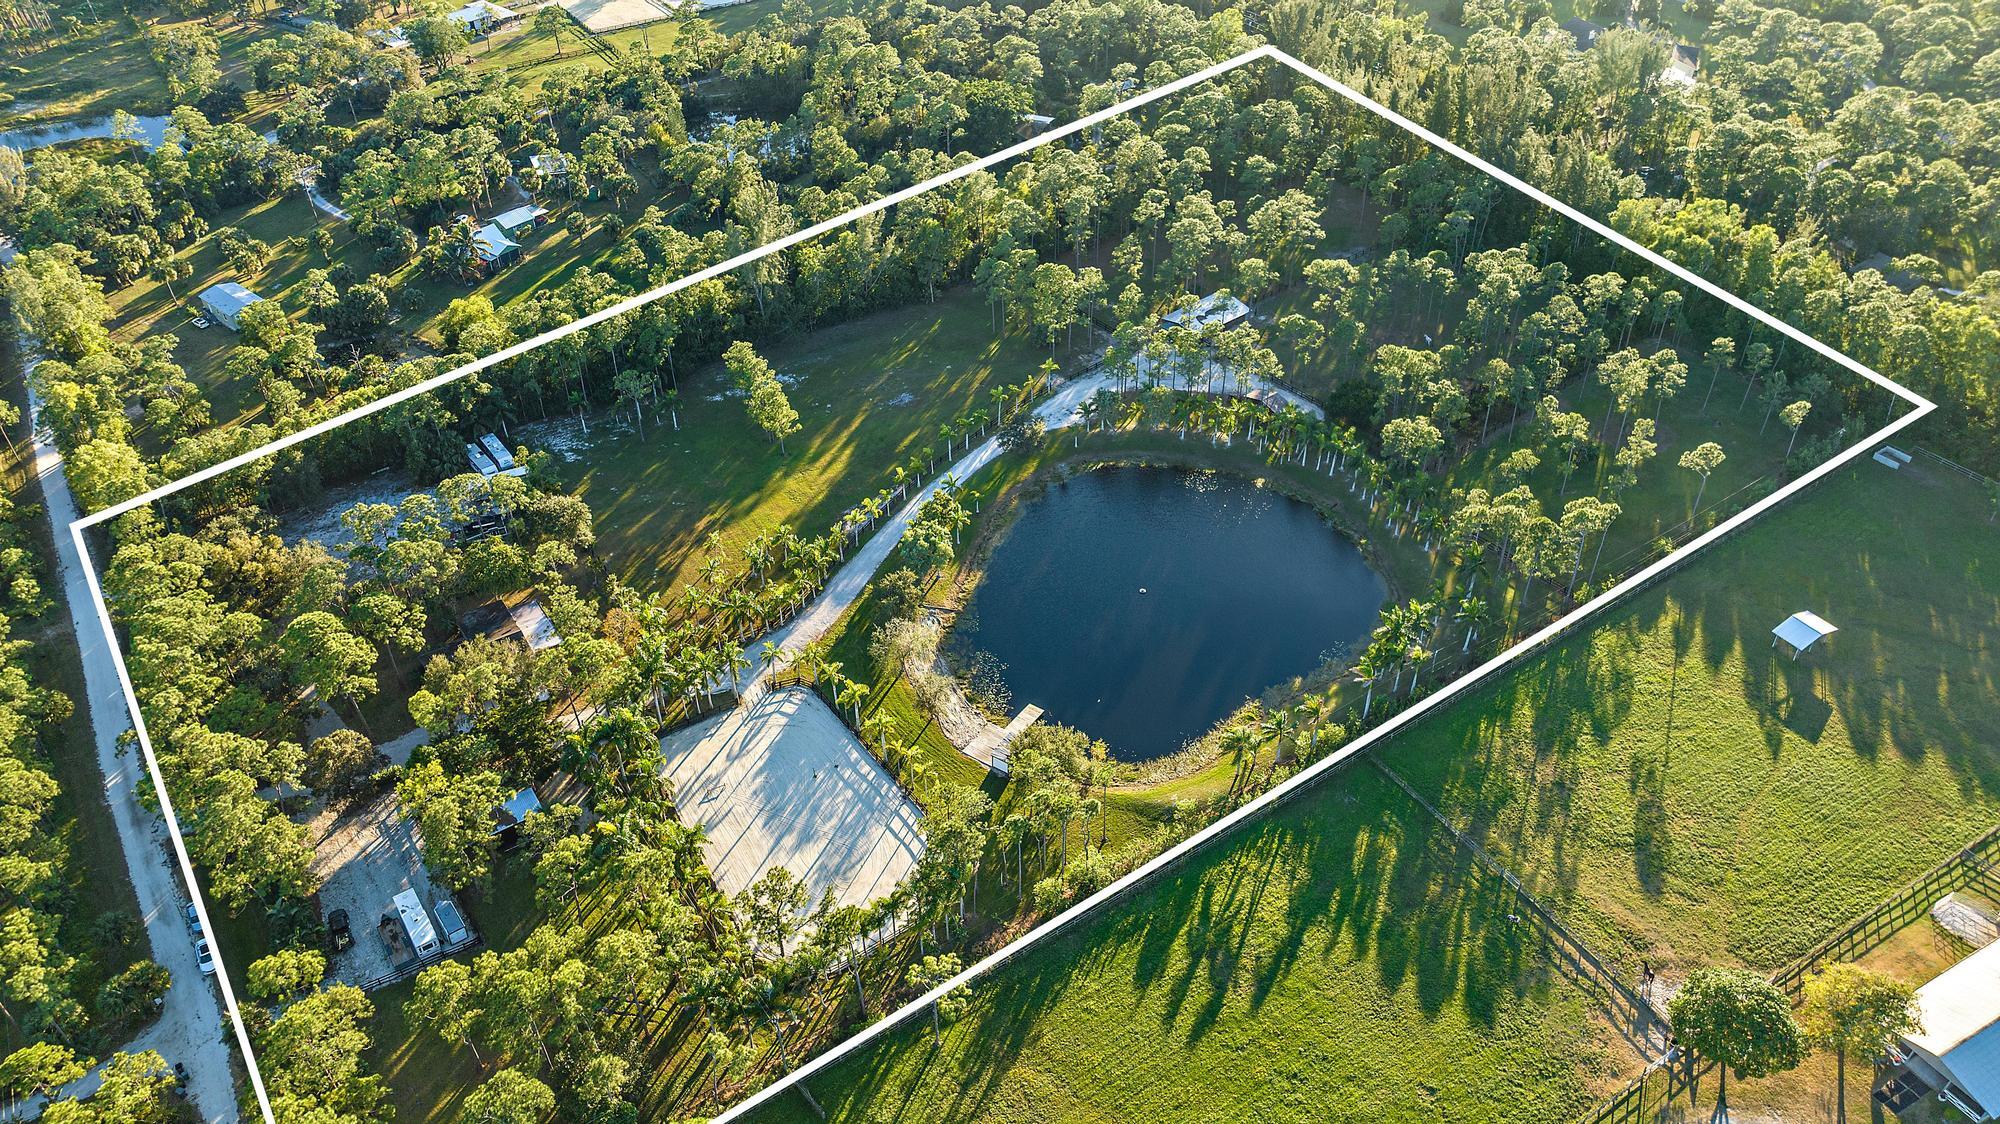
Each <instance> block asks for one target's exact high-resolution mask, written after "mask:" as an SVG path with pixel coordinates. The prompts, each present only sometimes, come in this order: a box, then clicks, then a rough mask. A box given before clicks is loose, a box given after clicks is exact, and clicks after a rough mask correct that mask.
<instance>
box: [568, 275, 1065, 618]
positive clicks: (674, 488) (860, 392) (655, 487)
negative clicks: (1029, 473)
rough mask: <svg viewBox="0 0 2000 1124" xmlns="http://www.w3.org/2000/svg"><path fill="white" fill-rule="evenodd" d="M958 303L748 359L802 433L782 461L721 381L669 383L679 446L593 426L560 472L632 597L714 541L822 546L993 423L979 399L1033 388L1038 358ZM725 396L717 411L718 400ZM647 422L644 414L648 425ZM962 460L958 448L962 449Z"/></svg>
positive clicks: (952, 296) (666, 434)
mask: <svg viewBox="0 0 2000 1124" xmlns="http://www.w3.org/2000/svg"><path fill="white" fill-rule="evenodd" d="M988 316H989V312H988V310H987V307H986V305H985V304H984V303H983V302H982V300H981V298H980V296H979V294H978V293H976V292H974V291H973V290H972V289H970V288H962V289H957V290H952V291H950V292H947V293H945V294H943V295H942V296H941V297H940V298H939V300H938V301H937V303H935V304H915V305H911V306H908V307H906V308H900V309H895V310H892V311H888V312H881V313H877V314H875V315H872V316H866V317H862V318H859V319H856V320H853V321H849V322H847V323H844V324H840V325H837V326H834V327H830V328H826V329H822V330H820V331H817V332H813V333H810V334H807V335H803V336H800V337H798V338H796V339H795V340H792V341H789V342H786V343H781V344H776V345H772V346H770V347H767V348H760V353H761V354H763V355H764V357H765V358H766V359H767V360H769V361H770V363H771V365H772V367H774V368H775V369H776V370H777V372H778V374H779V375H780V376H782V377H787V378H796V379H797V380H798V381H797V382H796V383H795V384H792V385H790V386H788V387H787V390H786V393H787V394H788V395H789V396H790V397H791V401H792V406H793V408H794V409H796V410H797V411H798V413H799V421H800V424H801V426H802V427H803V428H802V429H801V431H800V432H799V433H798V434H797V435H796V436H794V437H793V438H791V439H790V440H789V441H788V442H786V446H785V448H784V449H783V450H780V449H779V448H778V447H777V446H776V445H774V444H772V443H771V442H770V440H768V439H767V438H766V437H765V436H764V435H763V434H762V433H761V432H760V431H758V430H756V429H755V427H753V426H752V425H751V423H750V420H749V417H748V415H747V414H746V413H745V411H744V408H743V401H742V399H741V398H740V397H736V396H734V395H733V394H725V393H724V392H725V391H726V390H728V389H729V385H730V384H729V381H728V375H727V374H726V372H724V371H723V370H722V368H721V366H720V365H719V364H718V365H714V366H711V367H709V368H706V369H703V370H700V371H695V372H691V373H689V374H688V375H686V376H684V377H683V378H682V379H681V408H680V415H681V417H680V421H681V427H680V431H679V432H678V433H676V432H674V431H673V430H671V429H670V428H668V427H667V426H666V425H663V424H661V423H662V422H664V421H665V420H666V419H665V418H664V417H654V418H649V420H648V422H647V426H646V432H645V435H644V437H643V438H642V437H641V436H640V435H639V434H638V433H637V432H635V431H633V430H632V429H631V427H630V425H629V422H628V423H626V424H625V425H624V427H623V428H622V429H621V428H619V427H618V426H616V425H607V424H604V422H603V421H600V422H599V423H598V424H597V425H596V426H595V427H594V428H593V429H592V431H591V444H590V447H589V450H588V452H587V453H583V454H582V455H580V456H579V457H578V458H577V459H575V460H573V461H570V462H568V463H567V464H566V465H564V466H563V473H564V475H565V482H566V483H568V484H570V485H571V486H572V487H573V488H575V489H576V490H577V492H578V494H580V495H581V496H582V497H583V498H584V499H585V500H586V501H587V502H589V504H590V507H591V510H592V512H593V513H594V514H595V516H596V526H597V533H598V540H599V542H598V545H599V549H600V551H602V552H603V553H605V554H607V555H609V557H610V559H611V564H612V568H613V569H614V570H615V571H616V572H617V573H618V574H619V575H620V576H621V577H622V578H624V580H625V581H627V582H629V583H631V584H632V585H634V586H636V587H637V588H639V589H642V590H647V591H653V592H665V591H667V590H668V589H670V588H673V587H674V586H677V585H679V584H680V583H681V582H682V581H683V580H685V579H686V578H687V577H688V576H689V575H690V574H692V573H693V572H694V571H695V570H696V569H698V568H699V566H700V565H701V562H702V560H703V552H702V551H701V550H700V549H699V547H700V546H701V544H702V542H703V540H704V539H705V538H706V537H707V536H708V535H709V534H710V533H711V532H718V533H720V534H721V535H722V541H723V544H724V547H725V549H728V548H730V547H732V546H734V545H735V544H738V543H741V542H743V541H745V540H747V539H748V538H749V537H750V536H753V535H756V534H761V533H764V532H767V531H770V530H771V529H772V528H774V527H776V526H777V525H778V524H780V523H789V524H791V525H792V526H793V527H794V528H795V529H796V530H797V531H798V532H799V533H800V534H802V535H818V534H823V533H824V532H825V531H826V530H827V529H828V528H830V527H832V526H833V523H834V520H835V519H837V518H838V517H839V516H840V513H841V512H843V511H845V510H846V509H848V508H849V507H852V506H853V505H854V504H856V503H858V502H859V501H861V500H862V499H864V498H866V497H868V496H873V495H874V494H875V493H876V492H878V491H880V490H881V489H882V488H884V487H886V486H888V484H889V475H888V473H889V469H890V468H891V467H892V466H894V465H897V464H900V463H903V462H906V461H908V460H909V459H910V457H911V455H912V454H915V453H919V452H921V451H922V450H923V449H924V448H925V447H926V446H938V447H939V451H940V453H942V444H941V442H940V441H939V440H938V436H937V434H938V427H939V426H940V425H942V424H944V423H946V422H949V421H951V420H953V419H956V418H958V417H960V416H962V415H964V414H965V413H966V412H967V411H969V410H975V409H977V410H985V411H986V412H988V413H989V414H990V413H991V412H992V402H991V400H990V399H989V398H988V397H987V391H988V389H989V388H991V387H995V386H1000V385H1009V384H1015V383H1020V382H1023V381H1025V380H1027V379H1029V378H1031V377H1033V376H1034V374H1035V373H1036V371H1037V370H1038V369H1039V368H1040V366H1041V364H1042V363H1043V361H1044V360H1046V359H1047V358H1048V352H1047V350H1046V349H1044V348H1042V347H1041V346H1039V345H1038V344H1036V343H1034V342H1032V341H1031V340H1029V339H1028V338H1027V337H1026V336H1024V335H1021V334H1018V333H1012V332H1010V333H1008V334H1005V335H996V334H995V333H994V331H993V329H992V327H991V325H990V323H989V320H988ZM718 395H719V396H721V397H720V398H718V397H717V396H718ZM650 413H651V411H649V414H650ZM960 445H961V447H962V446H963V442H960Z"/></svg>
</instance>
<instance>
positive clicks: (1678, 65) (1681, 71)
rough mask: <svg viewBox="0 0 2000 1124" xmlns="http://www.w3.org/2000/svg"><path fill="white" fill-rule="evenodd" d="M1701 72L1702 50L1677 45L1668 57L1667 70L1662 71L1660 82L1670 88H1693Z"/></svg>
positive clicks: (1684, 44)
mask: <svg viewBox="0 0 2000 1124" xmlns="http://www.w3.org/2000/svg"><path fill="white" fill-rule="evenodd" d="M1700 71H1701V48H1700V47H1692V46H1689V45H1688V44H1686V43H1676V44H1674V48H1673V51H1672V52H1671V53H1670V54H1669V55H1668V56H1667V68H1666V69H1665V70H1662V71H1660V81H1661V82H1664V83H1666V84H1667V85H1670V86H1692V85H1694V84H1695V75H1696V74H1698V73H1699V72H1700Z"/></svg>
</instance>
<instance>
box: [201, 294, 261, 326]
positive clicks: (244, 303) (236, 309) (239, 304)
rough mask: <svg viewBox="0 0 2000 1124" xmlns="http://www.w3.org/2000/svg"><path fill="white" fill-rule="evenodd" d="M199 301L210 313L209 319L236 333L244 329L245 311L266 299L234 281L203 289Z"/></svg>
mask: <svg viewBox="0 0 2000 1124" xmlns="http://www.w3.org/2000/svg"><path fill="white" fill-rule="evenodd" d="M197 299H199V300H200V301H201V307H202V308H204V309H206V310H207V311H208V318H209V319H211V320H214V321H216V322H217V323H219V324H222V325H223V326H224V327H227V328H228V329H229V330H230V331H232V332H234V331H241V330H242V328H243V324H242V319H241V318H242V316H243V310H244V309H246V308H249V307H250V306H251V305H253V304H256V303H257V302H258V301H261V300H263V299H264V298H263V297H260V296H258V295H257V294H255V293H253V292H251V291H250V290H248V289H246V288H244V287H243V286H241V285H238V284H237V283H236V282H234V281H218V282H216V283H215V284H213V285H210V286H209V287H208V288H206V289H203V290H202V291H201V295H200V296H199V297H198V298H197Z"/></svg>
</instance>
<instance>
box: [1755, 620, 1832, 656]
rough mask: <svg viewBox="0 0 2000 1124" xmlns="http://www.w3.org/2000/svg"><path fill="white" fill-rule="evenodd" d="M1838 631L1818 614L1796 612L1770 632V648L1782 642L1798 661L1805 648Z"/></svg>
mask: <svg viewBox="0 0 2000 1124" xmlns="http://www.w3.org/2000/svg"><path fill="white" fill-rule="evenodd" d="M1839 631H1840V630H1839V629H1838V628H1835V627H1834V626H1833V625H1831V624H1828V623H1827V621H1826V618H1824V617H1822V616H1820V615H1819V614H1818V613H1811V612H1797V613H1793V614H1792V615H1791V616H1789V617H1786V618H1785V620H1784V623H1783V624H1780V625H1779V626H1778V627H1776V628H1774V629H1772V630H1771V647H1773V648H1775V647H1777V646H1778V644H1779V643H1780V642H1781V641H1782V642H1783V643H1784V644H1786V645H1787V646H1789V647H1790V648H1791V649H1792V658H1793V659H1798V658H1799V656H1800V654H1801V653H1803V652H1804V651H1805V650H1806V649H1807V648H1810V647H1812V646H1813V645H1814V644H1817V643H1819V642H1820V641H1821V640H1824V639H1826V638H1827V637H1829V636H1832V635H1833V634H1834V633H1836V632H1839Z"/></svg>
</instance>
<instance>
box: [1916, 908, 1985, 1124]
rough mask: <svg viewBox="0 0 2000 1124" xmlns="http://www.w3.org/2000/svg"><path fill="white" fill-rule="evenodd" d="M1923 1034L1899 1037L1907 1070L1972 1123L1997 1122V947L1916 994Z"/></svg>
mask: <svg viewBox="0 0 2000 1124" xmlns="http://www.w3.org/2000/svg"><path fill="white" fill-rule="evenodd" d="M1916 1007H1917V1015H1918V1017H1919V1019H1920V1020H1921V1022H1922V1024H1923V1028H1924V1029H1923V1030H1922V1031H1921V1032H1919V1033H1916V1034H1909V1035H1904V1036H1903V1040H1902V1042H1901V1045H1902V1047H1903V1053H1904V1054H1905V1055H1906V1056H1907V1057H1906V1060H1907V1062H1908V1063H1909V1065H1910V1068H1911V1069H1913V1070H1917V1071H1919V1072H1920V1073H1922V1074H1923V1076H1925V1077H1927V1078H1929V1079H1930V1080H1931V1081H1932V1082H1934V1083H1935V1087H1936V1089H1937V1093H1938V1097H1939V1099H1941V1100H1943V1101H1945V1102H1947V1103H1949V1104H1950V1105H1952V1106H1953V1107H1954V1108H1957V1109H1958V1110H1959V1111H1961V1112H1963V1113H1965V1115H1967V1116H1968V1117H1971V1118H1972V1119H1974V1120H1992V1119H1995V1118H1996V1117H2000V942H1996V943H1994V944H1989V945H1987V946H1986V947H1985V948H1982V949H1980V950H1979V951H1978V952H1975V953H1973V954H1972V955H1971V956H1968V957H1966V958H1965V959H1963V960H1961V961H1959V962H1958V963H1957V964H1954V965H1952V966H1951V967H1950V968H1948V969H1946V970H1945V972H1944V974H1943V975H1941V976H1939V977H1938V978H1936V979H1934V980H1932V981H1931V982H1929V983H1927V984H1925V985H1924V986H1922V987H1920V988H1918V989H1917V1002H1916Z"/></svg>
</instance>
